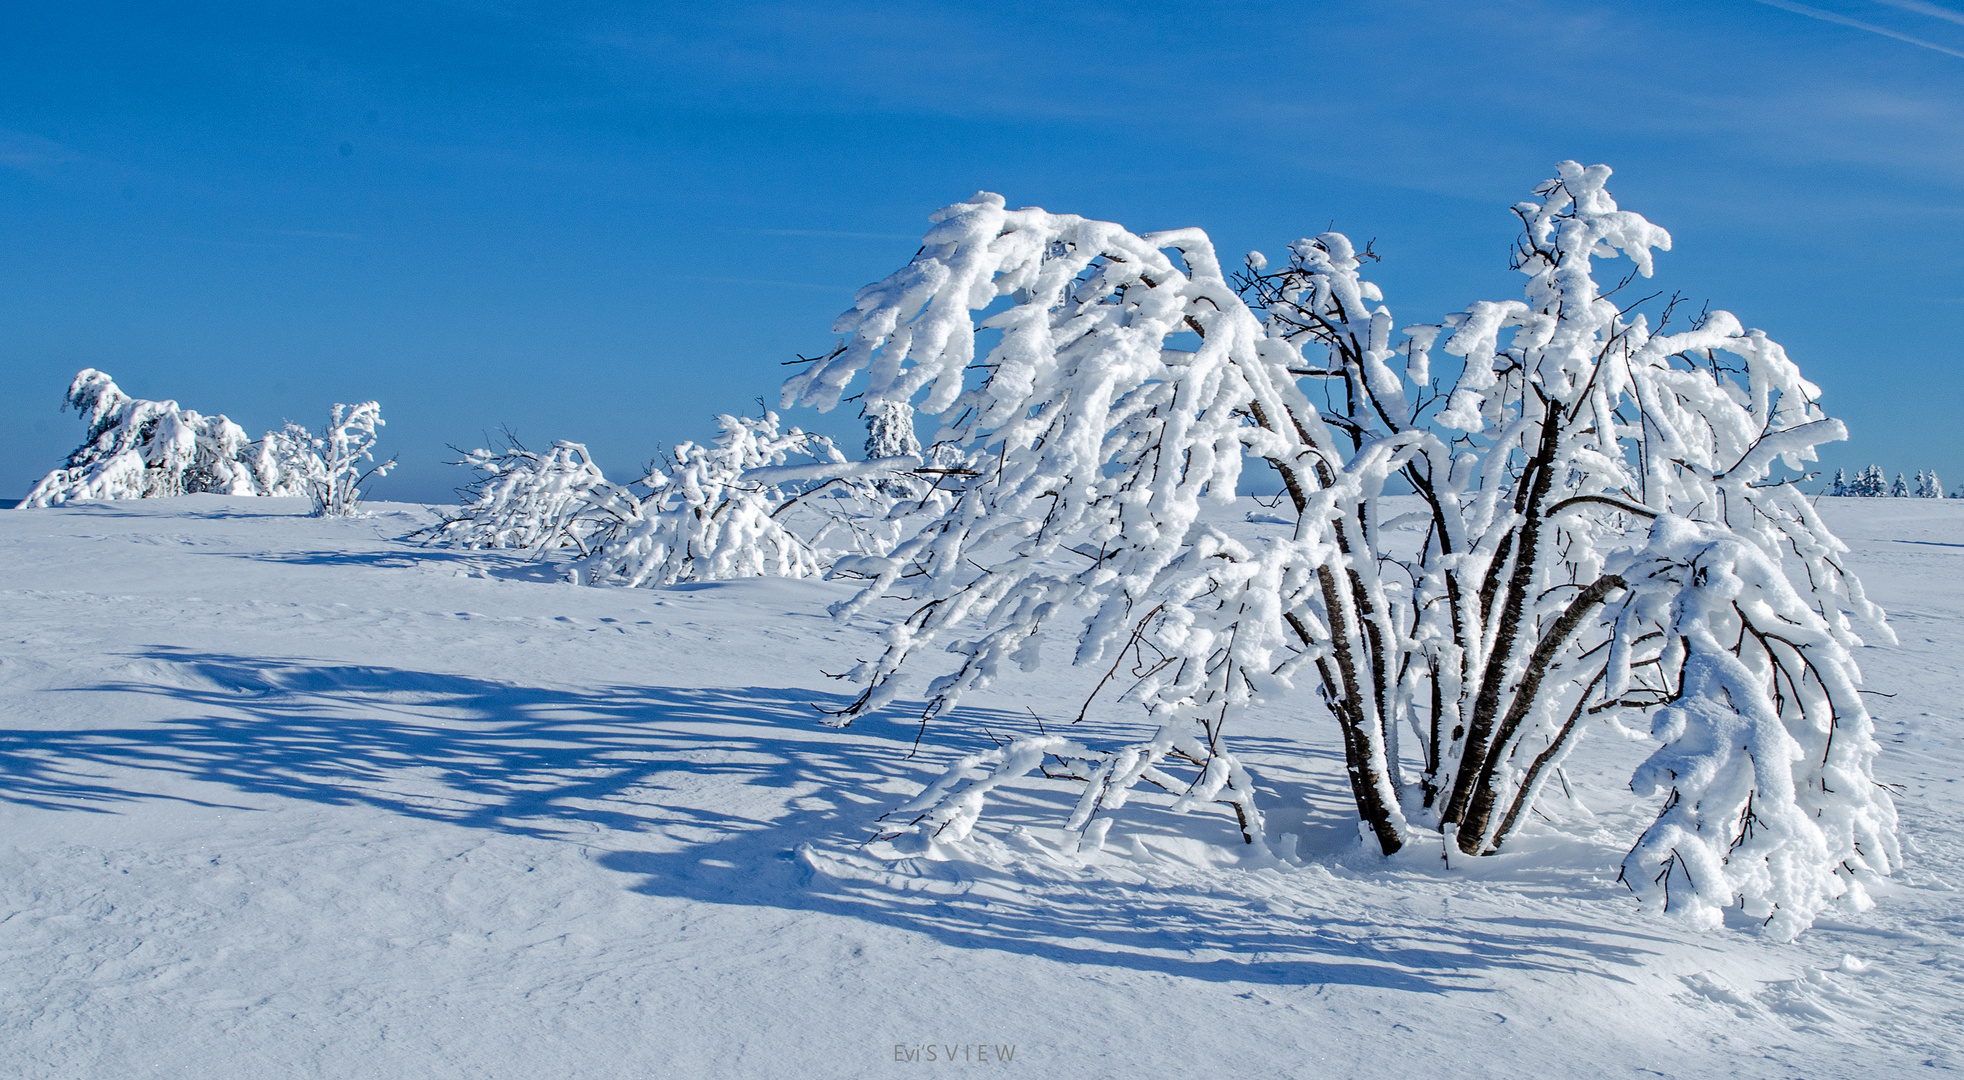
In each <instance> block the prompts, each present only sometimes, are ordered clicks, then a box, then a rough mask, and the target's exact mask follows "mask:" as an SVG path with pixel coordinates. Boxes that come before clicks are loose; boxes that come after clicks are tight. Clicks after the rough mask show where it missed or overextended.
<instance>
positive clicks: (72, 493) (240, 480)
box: [20, 368, 300, 508]
mask: <svg viewBox="0 0 1964 1080" xmlns="http://www.w3.org/2000/svg"><path fill="white" fill-rule="evenodd" d="M70 406H73V407H74V408H75V410H76V411H77V412H80V413H83V414H85V415H86V416H87V418H88V424H89V428H88V434H87V435H86V436H85V437H84V438H83V440H82V445H81V446H79V447H77V448H76V449H75V451H74V452H73V453H71V454H69V455H68V460H67V461H66V462H65V463H64V464H63V466H62V467H61V468H59V469H56V470H54V471H53V472H51V473H49V474H48V475H47V476H45V477H43V478H42V479H41V482H40V483H38V484H36V485H34V490H32V491H30V492H29V493H28V495H27V498H25V499H24V500H22V501H21V504H20V505H21V506H22V507H23V508H27V507H43V506H57V505H60V504H62V503H66V502H74V501H81V500H89V499H148V498H159V497H166V496H172V495H186V494H191V493H194V492H209V493H215V494H220V495H294V494H299V493H300V488H299V483H300V481H299V480H298V479H297V477H296V475H295V474H294V473H293V472H292V471H291V470H290V467H289V466H290V463H289V462H288V461H287V460H286V459H285V458H283V457H282V456H281V454H280V453H279V446H278V441H277V440H278V436H276V435H273V434H270V433H269V434H268V435H267V436H266V438H265V439H262V440H259V441H257V442H254V441H252V440H250V439H248V438H247V437H246V433H245V431H244V430H243V429H241V428H240V427H239V426H238V425H237V424H234V423H233V422H232V421H230V420H228V419H226V418H225V417H224V416H204V415H202V414H200V413H198V412H196V411H194V410H191V409H186V408H182V407H180V406H179V405H178V404H177V402H175V401H149V400H146V399H144V398H133V397H131V396H129V395H128V394H125V393H124V392H123V391H122V390H121V389H120V388H119V387H118V386H117V385H116V383H115V380H113V379H111V378H110V377H109V376H108V375H106V374H104V373H102V372H100V371H97V370H96V369H94V368H84V369H83V370H82V371H81V372H79V373H77V374H76V376H75V379H74V381H73V382H71V383H70V384H69V386H68V393H67V395H66V396H65V397H64V398H63V399H62V407H63V408H64V409H66V408H68V407H70Z"/></svg>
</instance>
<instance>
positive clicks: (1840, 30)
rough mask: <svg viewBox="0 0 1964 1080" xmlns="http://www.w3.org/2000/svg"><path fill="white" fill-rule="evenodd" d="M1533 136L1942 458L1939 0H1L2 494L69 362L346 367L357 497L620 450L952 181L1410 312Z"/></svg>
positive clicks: (1499, 274)
mask: <svg viewBox="0 0 1964 1080" xmlns="http://www.w3.org/2000/svg"><path fill="white" fill-rule="evenodd" d="M1562 158H1577V159H1580V160H1583V161H1585V162H1598V161H1601V162H1607V163H1609V164H1610V165H1612V166H1613V167H1614V168H1615V169H1616V170H1617V178H1616V180H1615V181H1614V182H1613V184H1612V186H1613V188H1614V190H1615V191H1616V193H1617V197H1618V199H1619V200H1620V201H1621V203H1622V204H1623V205H1624V206H1625V207H1626V208H1629V209H1634V210H1637V211H1639V212H1641V213H1643V214H1645V215H1646V216H1648V217H1649V218H1651V219H1652V220H1653V221H1656V222H1657V223H1659V224H1661V225H1663V226H1665V227H1666V228H1668V229H1669V230H1671V232H1672V234H1673V236H1674V237H1675V240H1676V250H1674V251H1673V252H1672V253H1670V254H1668V255H1666V256H1664V257H1663V258H1662V261H1661V263H1660V270H1659V275H1658V282H1657V286H1654V287H1662V288H1665V289H1667V290H1670V289H1675V290H1679V291H1682V292H1683V293H1685V294H1686V295H1687V296H1689V297H1690V298H1691V300H1692V301H1693V303H1694V305H1695V304H1696V303H1699V302H1702V301H1704V300H1705V299H1706V298H1709V299H1710V300H1711V302H1712V304H1713V306H1714V307H1721V308H1726V309H1728V310H1731V311H1733V312H1735V313H1737V314H1738V315H1739V316H1740V317H1741V318H1742V319H1743V320H1744V321H1745V322H1746V323H1748V324H1749V325H1754V326H1759V327H1762V328H1764V329H1766V330H1767V331H1768V332H1769V333H1770V334H1771V335H1772V336H1774V337H1775V338H1776V339H1778V340H1780V341H1781V342H1783V343H1784V344H1786V346H1787V347H1788V350H1789V352H1790V353H1791V354H1792V355H1793V356H1794V357H1795V358H1796V359H1797V360H1798V361H1799V362H1800V364H1801V366H1802V369H1803V371H1805V372H1806V373H1807V374H1808V375H1809V377H1811V378H1813V379H1814V380H1815V381H1816V382H1818V383H1819V384H1821V386H1822V387H1823V388H1824V390H1825V391H1826V404H1827V407H1828V409H1829V411H1830V413H1832V414H1833V415H1836V416H1840V417H1842V418H1844V419H1845V420H1847V421H1848V423H1849V426H1850V428H1851V429H1852V431H1853V439H1852V441H1851V442H1850V443H1848V444H1842V445H1841V446H1840V447H1837V448H1834V449H1833V450H1831V451H1830V453H1829V456H1828V458H1827V461H1826V464H1827V466H1828V467H1829V469H1832V468H1834V467H1835V466H1853V465H1859V464H1864V463H1867V462H1869V461H1875V462H1879V463H1881V464H1882V465H1883V466H1884V468H1885V469H1887V470H1888V471H1889V472H1890V473H1891V474H1893V473H1895V472H1897V471H1906V472H1914V471H1915V470H1916V469H1918V468H1922V467H1934V468H1936V469H1938V470H1939V471H1940V472H1941V473H1942V474H1943V475H1944V476H1946V477H1947V478H1948V479H1949V480H1950V482H1951V484H1952V486H1955V485H1956V484H1958V483H1959V482H1964V442H1961V441H1960V439H1959V438H1958V437H1957V431H1956V427H1957V425H1956V424H1955V423H1954V422H1953V420H1952V415H1953V414H1952V412H1951V410H1952V409H1953V408H1954V407H1955V403H1956V401H1957V400H1958V398H1959V397H1960V394H1959V391H1960V388H1961V387H1960V382H1964V380H1960V378H1959V377H1958V375H1957V374H1956V358H1957V355H1958V344H1957V342H1958V337H1959V335H1958V334H1957V333H1956V331H1955V330H1954V328H1953V324H1954V323H1955V321H1956V320H1958V319H1959V318H1960V317H1964V14H1960V11H1959V10H1958V9H1952V8H1949V7H1943V6H1938V5H1936V4H1933V3H1928V2H1925V0H1888V2H1882V0H1817V2H1815V3H1808V4H1802V3H1794V2H1788V0H1700V2H1695V3H1670V2H1643V3H1637V2H1630V3H1581V2H1578V3H1543V2H1538V0H1521V2H1505V0H1503V2H1494V3H1473V4H1468V3H1463V2H1460V3H1455V2H1442V3H1419V2H1410V3H1392V2H1384V3H1380V2H1361V3H1359V2H1349V3H1320V2H1314V0H1311V2H1298V3H1291V4H1286V5H1285V4H1235V3H1219V4H1211V5H1193V4H1170V3H1168V4H1158V3H1149V2H1142V3H1133V4H1128V5H1123V6H1119V5H1098V6H1096V7H1092V6H1088V5H1087V6H1082V7H1070V8H1066V7H1065V6H1064V5H1058V4H1054V3H1048V4H1018V3H997V4H989V5H981V4H966V5H951V4H949V5H944V4H891V5H887V4H851V3H838V2H830V3H823V4H805V3H784V4H722V5H715V4H686V5H685V4H672V5H671V4H644V5H608V4H581V5H546V4H538V5H521V4H474V3H440V4H401V5H386V6H385V5H352V4H349V5H327V4H319V5H301V4H289V5H268V4H264V3H240V4H236V5H170V6H168V7H166V6H164V5H131V6H117V5H88V4H72V5H70V4H65V5H40V6H38V7H31V6H29V5H12V6H11V7H10V8H9V9H8V10H7V12H6V13H5V14H4V15H0V495H4V496H7V497H18V496H19V495H21V494H24V493H25V491H26V489H27V488H28V487H29V486H31V485H32V483H33V482H34V480H35V479H37V478H38V477H39V476H40V475H41V474H42V473H44V472H46V471H47V470H48V469H49V468H52V467H54V466H55V465H56V464H58V463H59V460H60V458H61V457H62V456H63V455H64V454H65V453H67V451H69V450H70V449H72V448H73V447H74V445H75V443H76V442H77V441H79V437H80V434H81V425H80V423H79V422H78V421H77V419H76V418H75V416H74V414H73V413H66V414H64V413H61V412H59V411H58V410H59V404H60V397H61V393H62V391H63V389H65V387H66V385H67V382H68V380H69V378H70V377H71V376H72V375H73V373H74V372H75V371H76V370H77V369H78V368H81V367H84V366H92V367H98V368H101V369H103V370H105V371H108V372H110V373H111V374H112V375H114V376H115V377H116V378H117V380H118V381H119V382H120V383H121V384H122V385H123V387H124V388H125V389H126V390H128V391H129V392H131V393H133V394H136V395H138V396H143V397H172V398H176V399H177V400H178V401H179V402H181V403H182V404H184V405H187V406H189V407H192V408H196V409H199V410H200V411H204V412H222V413H225V414H227V415H229V416H231V417H232V418H233V419H235V420H237V421H239V422H240V423H242V424H243V425H245V426H246V428H247V429H248V430H249V431H252V432H254V433H257V432H259V431H261V430H264V429H265V428H267V427H272V426H277V425H278V424H279V423H280V422H281V421H282V420H283V419H292V420H297V421H300V422H302V423H308V424H311V425H318V423H319V421H320V419H321V417H322V415H324V413H325V412H326V409H327V406H328V405H329V404H330V403H332V402H334V401H353V400H359V399H364V398H370V397H373V398H377V399H379V400H380V401H381V402H382V405H383V414H384V416H385V417H387V418H388V420H389V428H388V431H387V438H386V441H385V446H386V448H387V449H388V451H389V452H392V453H396V454H399V455H400V457H401V460H402V466H401V470H400V472H399V473H398V474H397V475H396V476H394V477H391V478H390V479H389V480H388V481H386V482H385V485H384V486H383V487H381V488H378V489H377V491H376V494H377V495H379V496H381V497H391V498H409V499H438V498H444V497H447V496H448V495H449V492H450V489H451V488H452V487H453V486H455V485H456V484H457V483H459V482H461V481H462V480H463V479H464V478H465V476H464V471H463V470H461V469H456V468H453V467H450V466H446V465H444V464H442V462H443V461H444V460H445V459H446V457H447V456H449V455H448V451H447V450H446V446H447V445H448V444H456V445H461V446H466V447H468V446H471V445H478V444H481V443H483V442H484V437H485V436H484V433H485V432H487V431H492V430H495V429H496V428H498V427H499V426H500V425H505V426H509V427H510V428H511V429H512V430H514V431H515V432H517V433H518V434H519V435H520V437H522V438H524V439H525V440H526V441H527V442H530V443H546V442H550V441H551V440H552V439H554V438H569V439H576V440H581V441H584V442H586V443H588V444H589V445H590V446H591V447H592V449H593V451H594V453H595V455H596V457H597V458H598V459H599V461H600V462H601V464H602V465H603V466H604V467H605V468H607V470H608V471H609V473H610V475H614V476H617V477H622V478H627V477H629V476H632V475H637V474H636V473H635V471H634V470H635V469H636V468H637V467H638V466H639V465H640V464H642V463H644V462H646V461H647V460H648V459H649V458H650V457H652V456H653V455H654V454H655V453H656V452H657V451H658V450H660V449H661V448H663V447H664V446H666V445H668V444H671V443H673V442H676V441H679V440H682V439H689V438H704V437H708V436H709V435H711V434H712V433H713V431H714V428H713V426H712V424H711V423H710V419H709V418H710V417H711V416H712V415H713V414H714V413H717V412H726V411H745V410H754V408H755V401H756V399H757V398H758V397H760V396H763V397H768V398H770V399H771V401H772V403H773V404H774V403H775V397H776V386H777V384H778V382H779V381H780V380H781V378H782V377H783V375H784V374H785V370H786V369H784V368H782V367H781V366H780V362H781V361H784V360H788V359H790V358H791V357H792V356H793V355H794V354H795V353H798V352H801V351H802V352H804V353H806V354H810V353H812V352H813V351H815V350H822V349H824V348H826V347H828V346H829V344H830V343H831V340H832V339H831V336H830V334H829V332H828V331H829V328H830V324H831V321H832V318H833V317H834V316H835V315H836V314H837V313H838V312H839V311H840V310H842V309H843V308H844V307H846V306H847V305H848V304H849V302H850V300H851V297H852V293H853V290H854V289H856V288H857V287H858V286H860V285H862V284H864V283H866V282H868V281H872V280H875V279H877V278H879V277H881V276H883V275H884V274H885V273H887V272H888V271H890V270H892V269H893V268H895V267H897V266H899V265H901V264H902V263H904V262H905V261H906V260H907V258H908V257H909V256H911V255H912V253H913V251H914V249H915V247H916V243H915V240H916V238H918V236H919V235H920V232H921V231H922V229H923V228H924V227H925V218H926V215H927V214H928V213H930V212H931V211H932V210H934V209H935V208H937V207H939V206H941V205H944V204H946V203H948V202H951V201H954V200H957V199H960V198H963V197H966V196H967V195H968V194H970V193H971V192H973V191H975V190H977V189H989V190H994V191H1000V192H1002V193H1003V194H1005V195H1006V196H1007V197H1008V198H1009V201H1010V203H1011V204H1012V205H1039V206H1043V207H1046V208H1048V209H1051V210H1056V211H1065V212H1073V213H1081V214H1085V215H1088V216H1094V217H1100V218H1107V219H1111V220H1116V221H1121V222H1124V223H1125V224H1127V225H1129V226H1131V227H1132V228H1134V229H1139V230H1146V229H1158V228H1168V227H1173V226H1182V225H1198V226H1201V227H1203V228H1205V229H1207V230H1208V231H1209V232H1210V233H1212V234H1213V235H1214V237H1215V239H1216V241H1217V242H1218V244H1219V245H1220V246H1221V248H1222V249H1223V250H1224V251H1226V252H1229V253H1238V252H1241V251H1246V250H1248V249H1250V248H1260V249H1262V250H1265V251H1268V252H1270V253H1271V254H1274V253H1278V252H1280V251H1282V250H1283V249H1284V247H1285V245H1286V244H1287V243H1288V242H1289V241H1290V240H1293V239H1295V238H1296V237H1299V236H1302V235H1308V234H1314V233H1317V232H1320V231H1322V230H1323V229H1325V228H1328V227H1330V225H1331V224H1332V222H1334V224H1335V226H1336V227H1337V228H1338V229H1341V230H1343V231H1346V232H1349V233H1350V234H1351V235H1352V236H1353V237H1355V238H1357V239H1358V240H1360V241H1361V240H1363V239H1367V238H1373V237H1374V238H1376V242H1377V250H1378V251H1379V252H1380V253H1381V254H1382V255H1383V256H1384V261H1383V263H1382V264H1380V265H1379V266H1377V267H1376V268H1375V270H1376V274H1375V276H1376V278H1377V280H1378V281H1380V282H1381V283H1382V284H1383V286H1384V288H1385V293H1386V299H1387V302H1388V303H1389V304H1390V305H1391V307H1392V310H1393V311H1394V313H1395V314H1396V315H1397V316H1398V318H1399V319H1400V320H1401V321H1403V322H1419V321H1425V320H1431V319H1436V318H1437V317H1438V316H1439V315H1440V314H1442V313H1444V312H1447V311H1451V310H1456V309H1458V308H1460V307H1462V306H1464V305H1465V304H1466V303H1468V302H1470V301H1473V300H1477V299H1501V298H1506V297H1512V296H1517V295H1519V277H1518V275H1516V274H1513V273H1511V272H1509V271H1508V270H1507V268H1506V252H1507V246H1508V243H1509V241H1510V240H1511V238H1512V236H1513V234H1514V224H1515V223H1514V220H1513V218H1512V217H1511V215H1510V214H1508V213H1507V207H1508V206H1509V205H1510V204H1511V203H1512V202H1514V201H1516V200H1518V199H1520V198H1522V197H1523V196H1524V195H1525V194H1526V192H1527V190H1528V188H1529V187H1531V186H1532V185H1533V184H1534V183H1535V182H1536V181H1538V180H1540V179H1542V178H1543V177H1545V176H1547V175H1550V173H1551V172H1552V166H1553V164H1554V162H1556V161H1558V160H1560V159H1562ZM789 418H790V419H791V421H792V422H794V423H800V424H804V425H805V426H808V427H817V428H818V429H820V430H826V431H831V432H834V433H839V434H843V435H848V436H851V435H853V434H854V433H856V432H857V430H858V429H857V424H856V422H855V421H853V420H852V418H851V417H849V416H845V415H843V414H835V415H834V416H831V417H818V416H816V415H813V414H809V413H801V412H798V411H793V412H792V413H791V414H790V416H789Z"/></svg>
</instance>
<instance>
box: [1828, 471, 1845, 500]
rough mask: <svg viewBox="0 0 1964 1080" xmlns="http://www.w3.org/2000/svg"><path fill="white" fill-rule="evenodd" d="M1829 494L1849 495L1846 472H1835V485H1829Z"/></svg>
mask: <svg viewBox="0 0 1964 1080" xmlns="http://www.w3.org/2000/svg"><path fill="white" fill-rule="evenodd" d="M1827 493H1828V494H1829V495H1846V494H1848V473H1847V472H1846V470H1843V469H1836V470H1835V471H1834V483H1832V484H1829V485H1828V491H1827Z"/></svg>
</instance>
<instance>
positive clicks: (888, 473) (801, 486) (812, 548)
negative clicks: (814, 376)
mask: <svg viewBox="0 0 1964 1080" xmlns="http://www.w3.org/2000/svg"><path fill="white" fill-rule="evenodd" d="M716 421H717V424H718V425H719V426H720V427H721V428H722V433H721V434H720V435H719V436H717V438H716V441H715V442H713V443H711V444H710V445H707V446H704V445H701V444H699V443H694V442H685V443H682V444H680V445H678V446H677V447H676V448H675V450H674V452H673V453H672V454H671V455H670V456H669V459H668V469H667V470H666V472H663V471H662V470H660V469H654V470H651V471H650V475H649V477H648V478H647V479H646V480H643V481H642V483H644V484H646V485H648V486H649V487H651V488H653V489H654V493H653V494H652V495H650V496H648V497H647V498H646V499H644V500H642V501H641V502H640V503H638V504H637V505H635V506H634V507H633V508H632V509H631V511H628V512H626V513H624V514H623V516H622V517H621V520H619V521H618V523H616V524H614V525H612V526H611V527H610V528H609V529H608V530H607V531H606V532H605V533H604V534H602V535H600V536H599V537H598V538H597V539H596V540H595V541H594V543H593V552H592V554H591V555H589V556H588V557H587V558H585V559H583V560H582V561H581V563H580V565H579V567H578V568H577V569H576V570H575V576H576V578H577V579H578V580H581V581H588V582H597V583H612V584H620V585H627V586H661V585H672V584H674V583H676V582H680V581H718V580H723V579H728V578H742V577H794V578H797V577H816V576H818V575H819V574H822V573H824V572H825V571H826V570H827V569H828V568H829V566H830V563H831V561H832V558H834V557H836V556H838V555H840V554H856V553H863V552H864V551H866V549H867V548H868V547H871V548H874V549H875V550H877V549H879V548H880V547H882V546H883V545H882V542H881V536H882V535H883V534H882V533H881V532H880V531H879V530H877V529H874V528H870V527H868V526H870V525H872V524H873V523H876V522H878V521H880V520H881V519H882V518H883V517H884V516H885V514H886V512H887V510H888V509H889V508H890V507H891V506H892V505H893V502H892V500H891V499H890V498H887V497H885V496H883V495H882V494H881V493H880V492H879V490H878V488H877V487H876V486H875V484H876V483H877V482H878V481H879V480H882V479H888V478H891V477H892V476H893V475H894V473H895V472H896V470H899V469H910V468H912V467H913V466H915V465H917V464H918V463H919V458H917V457H916V458H897V459H896V458H886V459H880V460H874V461H859V462H854V461H848V460H846V457H845V455H844V454H843V453H841V452H840V451H839V449H838V448H837V447H835V446H834V445H832V440H830V439H828V438H826V437H825V436H823V435H814V434H811V433H809V432H806V431H801V430H799V429H798V428H792V429H790V430H789V431H780V430H779V429H778V417H777V414H776V413H773V412H769V411H766V412H765V413H764V415H763V417H762V418H761V419H753V418H751V417H738V416H730V415H723V416H719V417H717V418H716ZM833 493H841V494H845V495H848V496H849V497H850V499H852V500H856V501H858V502H859V503H860V505H859V506H858V507H857V508H855V509H854V510H851V511H842V510H830V509H826V508H822V507H821V502H822V500H824V499H825V498H826V497H827V496H829V495H830V494H833ZM801 506H802V507H803V508H804V509H805V510H807V511H809V512H811V513H813V514H815V516H816V521H815V524H814V527H813V528H811V529H808V530H803V531H802V535H801V531H794V530H793V529H791V528H789V527H787V525H786V520H787V518H788V517H789V516H790V515H791V514H792V513H793V511H794V509H795V508H798V507H801ZM623 509H625V508H623ZM862 523H863V524H862ZM885 535H886V537H887V539H886V544H887V545H890V543H891V542H892V539H893V537H892V535H891V534H890V533H887V534H885ZM828 540H831V541H832V546H831V547H830V548H828V546H827V543H826V542H827V541H828Z"/></svg>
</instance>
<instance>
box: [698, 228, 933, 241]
mask: <svg viewBox="0 0 1964 1080" xmlns="http://www.w3.org/2000/svg"><path fill="white" fill-rule="evenodd" d="M731 231H732V232H740V233H751V234H754V235H757V236H812V237H818V238H820V239H828V240H919V239H920V236H919V235H917V234H915V233H883V232H839V231H836V230H833V229H733V230H731Z"/></svg>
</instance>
